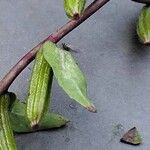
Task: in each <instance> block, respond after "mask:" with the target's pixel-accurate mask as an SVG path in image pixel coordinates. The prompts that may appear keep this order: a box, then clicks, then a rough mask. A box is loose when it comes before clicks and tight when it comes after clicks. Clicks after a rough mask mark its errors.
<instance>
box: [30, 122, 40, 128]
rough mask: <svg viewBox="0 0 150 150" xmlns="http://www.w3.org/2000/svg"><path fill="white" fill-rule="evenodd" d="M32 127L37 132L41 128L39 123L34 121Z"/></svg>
mask: <svg viewBox="0 0 150 150" xmlns="http://www.w3.org/2000/svg"><path fill="white" fill-rule="evenodd" d="M30 125H31V128H32V129H33V130H37V129H38V128H39V125H38V122H37V121H32V122H31V124H30Z"/></svg>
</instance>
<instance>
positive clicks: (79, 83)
mask: <svg viewBox="0 0 150 150" xmlns="http://www.w3.org/2000/svg"><path fill="white" fill-rule="evenodd" d="M43 53H44V57H45V59H46V60H47V62H48V63H49V64H50V66H51V67H52V69H53V72H54V75H55V77H56V79H57V80H58V83H59V85H60V86H61V87H62V88H63V89H64V91H65V92H66V93H67V94H68V95H69V96H70V97H71V98H72V99H74V100H76V101H77V102H78V103H80V104H81V105H82V106H84V107H85V108H86V109H88V110H89V111H91V112H96V108H95V106H94V105H93V104H92V102H91V101H90V100H89V98H88V97H87V84H86V80H85V77H84V75H83V73H82V71H81V70H80V68H79V67H78V65H77V64H76V62H75V60H74V59H73V57H72V56H71V54H70V52H68V51H64V50H62V49H60V48H58V47H57V46H56V45H55V44H54V43H52V42H46V43H45V44H44V45H43Z"/></svg>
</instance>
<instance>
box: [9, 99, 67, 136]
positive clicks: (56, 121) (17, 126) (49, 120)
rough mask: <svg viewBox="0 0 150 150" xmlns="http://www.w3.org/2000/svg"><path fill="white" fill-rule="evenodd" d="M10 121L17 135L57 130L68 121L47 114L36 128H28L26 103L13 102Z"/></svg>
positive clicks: (61, 117) (52, 114) (58, 116)
mask: <svg viewBox="0 0 150 150" xmlns="http://www.w3.org/2000/svg"><path fill="white" fill-rule="evenodd" d="M10 121H11V126H12V129H13V131H15V132H17V133H25V132H27V133H28V132H35V131H40V130H48V129H52V128H59V127H61V126H64V125H66V123H67V122H68V121H69V120H68V119H66V118H65V117H63V116H61V115H58V114H55V113H49V112H47V113H46V114H45V115H44V116H43V117H42V120H41V121H40V122H39V124H38V127H37V128H34V129H33V128H32V127H31V126H30V121H29V120H28V118H27V117H26V103H24V102H21V101H19V100H18V99H16V100H15V102H14V103H13V105H12V107H11V110H10Z"/></svg>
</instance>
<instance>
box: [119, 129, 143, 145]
mask: <svg viewBox="0 0 150 150" xmlns="http://www.w3.org/2000/svg"><path fill="white" fill-rule="evenodd" d="M120 142H122V143H126V144H130V145H140V144H142V138H141V136H140V134H139V132H138V130H137V128H136V127H134V128H132V129H130V130H129V131H128V132H127V133H125V134H124V135H123V137H122V138H121V139H120Z"/></svg>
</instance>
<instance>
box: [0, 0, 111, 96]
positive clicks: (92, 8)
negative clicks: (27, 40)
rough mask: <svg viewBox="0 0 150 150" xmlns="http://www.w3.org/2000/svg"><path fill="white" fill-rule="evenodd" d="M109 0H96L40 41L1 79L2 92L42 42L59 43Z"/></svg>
mask: <svg viewBox="0 0 150 150" xmlns="http://www.w3.org/2000/svg"><path fill="white" fill-rule="evenodd" d="M108 1H109V0H95V1H94V2H93V3H91V4H90V5H89V6H88V7H87V8H86V9H85V12H84V13H83V15H82V16H81V17H80V18H79V19H78V20H71V21H69V22H68V23H66V24H65V25H64V26H62V27H61V28H60V29H58V30H57V31H56V32H54V33H53V34H51V35H50V36H49V37H48V38H46V39H45V40H44V41H42V42H41V43H39V44H38V45H37V46H36V47H34V48H33V49H32V50H30V51H29V52H28V53H27V54H26V55H25V56H24V57H23V58H22V59H21V60H20V61H19V62H18V63H17V64H16V65H15V66H14V67H13V68H12V69H11V70H10V71H9V72H8V73H7V74H6V76H5V77H4V78H3V79H2V80H1V81H0V94H2V93H4V92H5V91H7V90H8V88H9V87H10V85H11V84H12V82H13V81H14V80H15V79H16V78H17V76H18V75H19V74H20V73H21V72H22V71H23V70H24V69H25V68H26V66H27V65H28V64H29V63H30V62H31V61H32V60H33V59H34V57H35V55H36V53H37V51H38V50H39V48H40V47H41V46H42V44H43V43H44V42H46V41H52V42H54V43H57V42H58V41H60V40H61V39H62V38H63V37H64V36H65V35H67V34H68V33H69V32H71V31H72V30H73V29H75V28H76V27H77V26H79V25H80V24H81V23H82V22H84V21H85V20H86V19H87V18H89V17H90V16H91V15H93V14H94V13H95V12H96V11H97V10H99V9H100V8H101V7H102V6H104V5H105V4H106V3H107V2H108Z"/></svg>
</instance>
